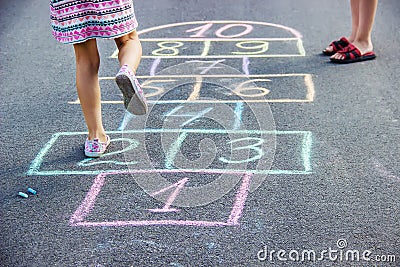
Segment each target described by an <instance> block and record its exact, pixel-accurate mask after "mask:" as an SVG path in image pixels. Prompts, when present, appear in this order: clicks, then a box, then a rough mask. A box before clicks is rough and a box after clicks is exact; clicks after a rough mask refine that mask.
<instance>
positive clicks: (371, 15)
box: [354, 0, 378, 54]
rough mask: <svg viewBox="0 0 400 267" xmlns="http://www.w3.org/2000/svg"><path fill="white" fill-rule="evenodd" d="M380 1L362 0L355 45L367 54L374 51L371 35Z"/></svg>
mask: <svg viewBox="0 0 400 267" xmlns="http://www.w3.org/2000/svg"><path fill="white" fill-rule="evenodd" d="M377 7H378V0H361V4H360V22H359V24H360V25H359V27H358V30H357V35H356V38H355V40H354V45H355V46H356V47H357V48H358V49H360V51H361V53H363V54H365V53H367V52H371V51H372V50H373V46H372V41H371V33H372V27H373V25H374V20H375V14H376V9H377Z"/></svg>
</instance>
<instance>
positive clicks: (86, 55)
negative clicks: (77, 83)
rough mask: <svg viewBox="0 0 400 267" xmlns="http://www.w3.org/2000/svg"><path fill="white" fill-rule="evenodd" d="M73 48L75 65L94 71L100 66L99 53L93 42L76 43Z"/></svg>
mask: <svg viewBox="0 0 400 267" xmlns="http://www.w3.org/2000/svg"><path fill="white" fill-rule="evenodd" d="M74 50H75V58H76V64H77V65H80V66H85V67H86V68H89V69H91V70H94V71H96V70H98V69H99V68H100V55H99V52H98V50H97V46H96V45H95V44H94V45H93V43H82V44H77V45H74Z"/></svg>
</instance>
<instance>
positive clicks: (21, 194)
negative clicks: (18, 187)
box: [18, 192, 28, 198]
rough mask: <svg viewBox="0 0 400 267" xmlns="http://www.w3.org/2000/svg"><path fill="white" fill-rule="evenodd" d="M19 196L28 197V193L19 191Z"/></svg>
mask: <svg viewBox="0 0 400 267" xmlns="http://www.w3.org/2000/svg"><path fill="white" fill-rule="evenodd" d="M18 196H20V197H23V198H28V195H27V194H25V193H22V192H18Z"/></svg>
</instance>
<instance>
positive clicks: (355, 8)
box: [348, 0, 364, 43]
mask: <svg viewBox="0 0 400 267" xmlns="http://www.w3.org/2000/svg"><path fill="white" fill-rule="evenodd" d="M362 1H364V0H350V8H351V34H350V36H349V38H348V40H349V42H350V43H352V42H354V40H355V39H356V35H357V31H358V27H359V25H360V5H361V2H362Z"/></svg>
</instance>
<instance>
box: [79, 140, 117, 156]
mask: <svg viewBox="0 0 400 267" xmlns="http://www.w3.org/2000/svg"><path fill="white" fill-rule="evenodd" d="M106 137H107V141H106V142H104V143H103V142H100V140H99V139H98V138H95V139H93V140H89V139H86V141H85V156H86V157H89V158H98V157H100V156H101V155H103V154H104V153H105V152H106V150H107V148H108V146H109V145H110V142H111V140H110V137H109V136H108V135H106Z"/></svg>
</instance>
